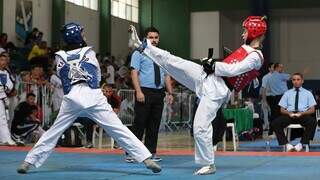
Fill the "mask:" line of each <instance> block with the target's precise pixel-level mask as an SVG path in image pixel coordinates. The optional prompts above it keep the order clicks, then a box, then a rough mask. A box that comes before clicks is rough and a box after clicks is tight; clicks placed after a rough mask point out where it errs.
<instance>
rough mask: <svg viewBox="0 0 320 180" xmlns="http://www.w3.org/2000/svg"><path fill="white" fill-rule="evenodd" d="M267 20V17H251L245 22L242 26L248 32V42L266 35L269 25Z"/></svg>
mask: <svg viewBox="0 0 320 180" xmlns="http://www.w3.org/2000/svg"><path fill="white" fill-rule="evenodd" d="M265 19H266V17H265V16H263V17H262V16H249V17H248V18H247V19H246V20H244V21H243V23H242V26H243V27H244V28H246V29H247V30H248V37H247V39H248V40H253V39H255V38H257V37H259V36H262V35H264V34H265V33H266V31H267V23H266V21H265Z"/></svg>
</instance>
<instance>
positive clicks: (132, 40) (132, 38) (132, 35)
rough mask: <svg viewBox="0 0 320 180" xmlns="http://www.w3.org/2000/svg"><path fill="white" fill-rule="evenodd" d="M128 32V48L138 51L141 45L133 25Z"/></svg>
mask: <svg viewBox="0 0 320 180" xmlns="http://www.w3.org/2000/svg"><path fill="white" fill-rule="evenodd" d="M128 32H129V43H128V47H129V48H132V49H138V48H139V47H140V46H141V44H142V43H141V41H140V39H139V36H138V34H137V31H136V28H135V27H134V26H133V25H130V26H129V30H128Z"/></svg>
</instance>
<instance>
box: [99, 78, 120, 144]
mask: <svg viewBox="0 0 320 180" xmlns="http://www.w3.org/2000/svg"><path fill="white" fill-rule="evenodd" d="M102 92H103V95H104V96H106V98H107V99H108V103H109V104H110V105H111V107H112V109H113V111H114V112H115V113H117V114H119V112H120V105H121V97H120V96H118V95H116V94H115V93H114V91H113V89H112V86H111V85H109V84H103V85H102ZM113 147H114V148H115V149H118V148H119V146H118V144H117V142H115V144H114V146H113Z"/></svg>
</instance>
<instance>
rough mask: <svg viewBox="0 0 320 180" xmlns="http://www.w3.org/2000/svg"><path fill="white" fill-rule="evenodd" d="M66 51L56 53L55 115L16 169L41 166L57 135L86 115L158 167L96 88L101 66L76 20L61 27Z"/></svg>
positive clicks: (133, 153)
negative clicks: (59, 89)
mask: <svg viewBox="0 0 320 180" xmlns="http://www.w3.org/2000/svg"><path fill="white" fill-rule="evenodd" d="M61 33H62V36H63V40H64V41H65V43H66V44H67V45H66V48H65V49H66V51H64V50H60V51H58V52H57V53H56V61H57V74H58V75H59V77H60V78H61V81H62V83H63V90H64V94H65V95H64V97H63V101H62V104H61V108H60V111H59V114H58V116H57V119H56V120H55V122H54V124H53V125H52V126H51V127H50V129H49V130H48V131H46V132H45V133H44V134H43V135H42V137H41V138H40V139H39V141H38V142H37V143H36V144H35V146H34V147H33V149H32V150H31V151H30V152H29V153H28V155H27V157H26V158H25V160H24V162H23V163H22V164H21V165H20V167H19V168H18V169H17V172H18V173H27V171H28V170H29V168H30V167H31V166H35V167H40V166H41V165H42V164H43V163H44V161H45V160H46V159H47V158H48V157H49V155H50V153H51V152H52V150H53V148H54V147H55V146H56V144H57V141H58V139H59V137H60V136H61V135H62V133H63V132H64V131H65V130H66V129H67V128H69V127H70V126H71V125H72V124H73V122H74V121H75V119H76V118H77V117H88V118H90V119H92V120H93V121H95V122H96V123H97V124H98V125H99V126H100V127H102V128H103V129H104V130H105V131H106V132H107V133H108V134H109V135H110V136H111V137H112V138H114V139H115V140H116V141H117V143H118V144H119V145H120V146H121V147H122V148H124V149H125V151H126V152H128V153H129V154H130V155H131V156H132V157H134V158H135V159H136V160H137V161H138V162H144V164H145V165H146V168H148V169H151V170H152V171H153V172H154V173H158V172H160V171H161V167H160V166H159V165H158V164H156V163H155V162H153V161H152V160H151V159H150V157H151V153H150V152H149V151H148V149H147V148H146V147H145V146H144V144H143V143H142V142H141V141H140V140H139V139H138V138H136V136H134V134H133V133H132V132H131V131H130V130H129V129H128V128H127V127H126V126H124V125H123V124H122V122H121V121H120V119H119V118H118V116H117V115H116V113H115V112H114V111H113V110H112V108H111V106H110V105H109V104H108V101H107V98H106V97H105V96H104V95H103V93H102V91H101V89H100V88H99V83H100V80H101V72H100V66H99V63H98V61H97V59H96V54H95V52H94V51H93V50H92V48H91V47H87V46H86V43H85V41H84V38H83V37H84V36H83V28H82V27H81V26H80V25H78V24H76V23H69V24H66V25H65V26H64V27H63V29H62V31H61Z"/></svg>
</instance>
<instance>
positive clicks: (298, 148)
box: [294, 143, 303, 152]
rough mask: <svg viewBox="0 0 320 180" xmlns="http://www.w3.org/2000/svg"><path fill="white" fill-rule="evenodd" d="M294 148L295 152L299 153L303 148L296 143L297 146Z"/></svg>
mask: <svg viewBox="0 0 320 180" xmlns="http://www.w3.org/2000/svg"><path fill="white" fill-rule="evenodd" d="M294 148H295V149H296V151H297V152H300V151H302V149H303V146H302V144H301V143H298V144H297V145H295V146H294Z"/></svg>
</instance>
